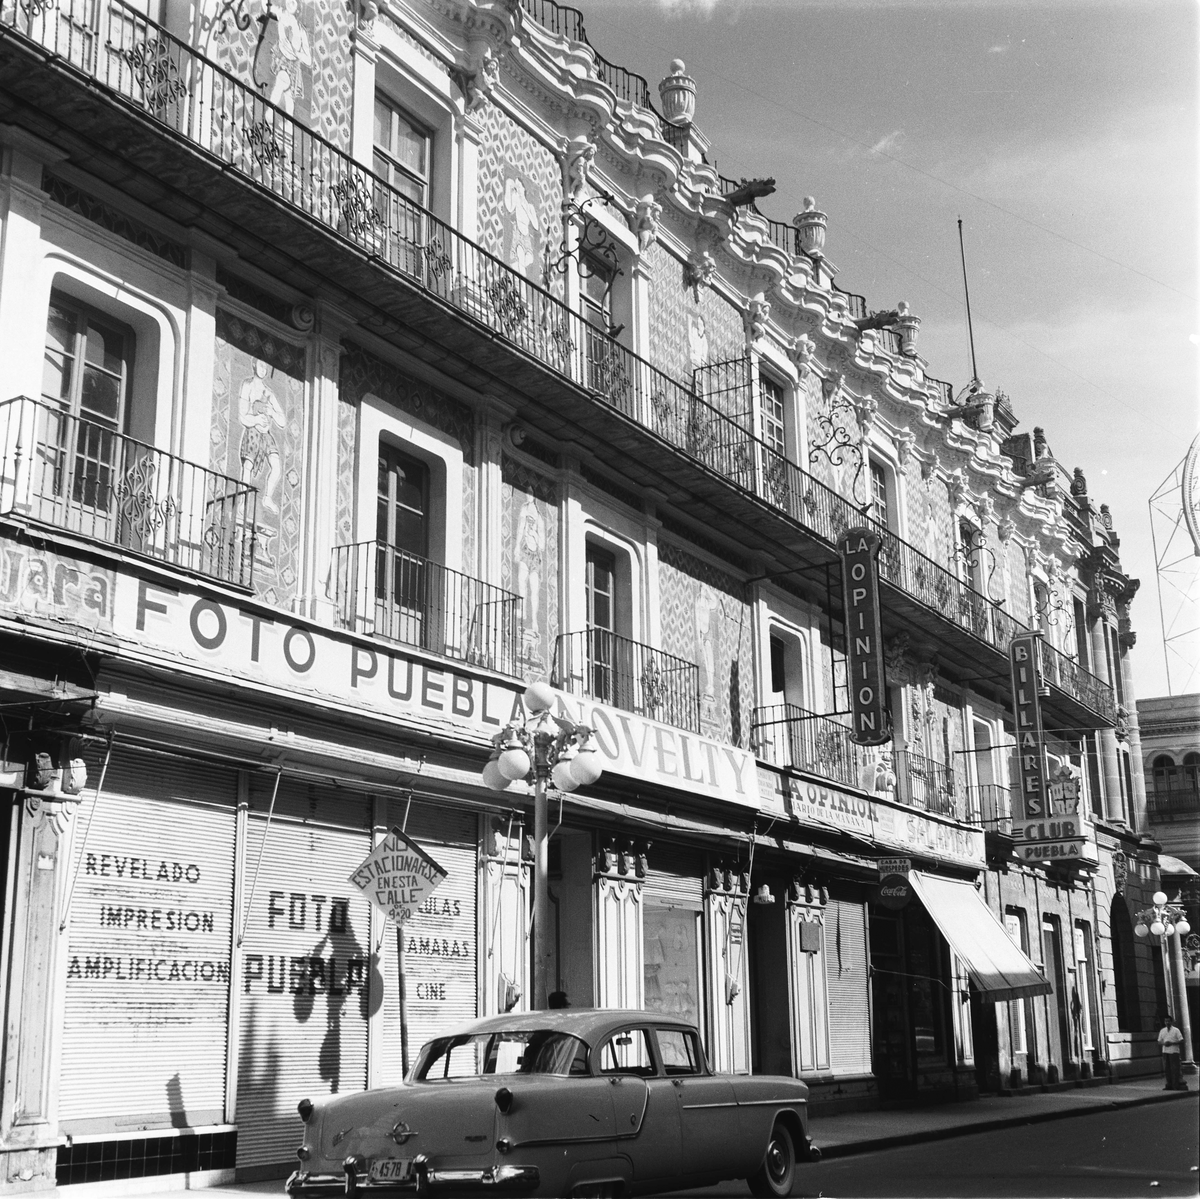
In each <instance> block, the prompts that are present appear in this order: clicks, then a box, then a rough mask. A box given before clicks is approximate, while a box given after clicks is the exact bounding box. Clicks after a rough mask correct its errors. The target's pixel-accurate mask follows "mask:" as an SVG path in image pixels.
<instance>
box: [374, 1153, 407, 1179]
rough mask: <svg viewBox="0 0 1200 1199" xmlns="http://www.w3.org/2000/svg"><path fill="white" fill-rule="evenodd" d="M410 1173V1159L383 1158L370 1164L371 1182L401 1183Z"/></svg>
mask: <svg viewBox="0 0 1200 1199" xmlns="http://www.w3.org/2000/svg"><path fill="white" fill-rule="evenodd" d="M411 1171H412V1158H410V1157H384V1158H380V1159H379V1160H377V1161H373V1162H372V1163H371V1181H372V1182H403V1181H404V1179H406V1178H407V1177H408V1176H409V1174H410V1173H411Z"/></svg>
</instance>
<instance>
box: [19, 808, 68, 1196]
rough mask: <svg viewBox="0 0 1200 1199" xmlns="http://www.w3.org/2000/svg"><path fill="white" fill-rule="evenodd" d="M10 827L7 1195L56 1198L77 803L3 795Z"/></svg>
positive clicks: (61, 1140)
mask: <svg viewBox="0 0 1200 1199" xmlns="http://www.w3.org/2000/svg"><path fill="white" fill-rule="evenodd" d="M0 794H3V795H5V796H7V797H8V798H7V805H8V811H7V812H6V817H7V819H8V820H9V821H10V825H9V829H10V841H9V851H8V862H7V863H6V865H7V871H8V883H7V888H6V894H5V906H4V911H5V921H4V925H3V988H4V1054H3V1059H2V1066H3V1078H2V1082H0V1191H5V1192H22V1191H42V1190H51V1189H52V1188H53V1187H54V1169H55V1162H56V1151H57V1149H58V1147H59V1145H61V1144H62V1143H63V1138H62V1137H61V1136H59V1134H58V1066H59V1058H60V1052H61V1050H60V1045H59V1042H58V1039H57V1033H58V1031H59V1030H60V1029H61V1027H62V1018H63V1002H64V984H65V967H66V954H67V935H66V933H65V931H60V928H59V926H60V925H61V924H64V923H65V916H66V901H67V894H68V888H69V884H70V873H71V844H72V836H71V834H72V823H73V821H72V818H73V816H74V813H75V810H76V808H77V807H78V797H67V796H62V797H58V796H56V797H53V798H47V797H45V796H43V795H41V794H31V793H23V792H20V791H5V792H2V793H0Z"/></svg>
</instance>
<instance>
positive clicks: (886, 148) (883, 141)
mask: <svg viewBox="0 0 1200 1199" xmlns="http://www.w3.org/2000/svg"><path fill="white" fill-rule="evenodd" d="M903 141H904V130H903V129H894V130H893V131H892V132H891V133H889V134H887V135H886V136H884V137H881V138H880V139H879V140H878V141H877V142H876V143H875V144H874V145H873V146H872V147H871V153H872V154H893V153H895V152H897V151H898V150H899V149H900V144H901V143H902V142H903Z"/></svg>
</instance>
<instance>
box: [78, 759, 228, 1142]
mask: <svg viewBox="0 0 1200 1199" xmlns="http://www.w3.org/2000/svg"><path fill="white" fill-rule="evenodd" d="M88 773H89V782H88V787H87V789H86V790H85V791H84V794H83V799H82V801H81V803H80V807H79V811H78V813H77V814H76V816H75V820H76V830H77V831H76V841H75V844H76V861H79V855H80V853H82V855H83V857H82V864H81V866H80V869H79V873H78V881H77V883H76V886H75V893H74V897H73V901H72V905H71V913H70V926H69V932H68V936H69V941H68V949H67V963H68V964H67V980H66V1004H65V1010H64V1019H63V1035H62V1068H61V1073H60V1076H59V1120H60V1126H61V1128H62V1130H63V1131H64V1132H69V1133H74V1134H76V1135H82V1134H84V1133H96V1132H113V1133H123V1132H134V1131H137V1130H140V1129H145V1128H171V1127H172V1126H178V1125H180V1124H185V1125H190V1126H194V1127H195V1126H203V1125H206V1124H217V1123H221V1122H222V1120H223V1119H224V1107H225V1045H226V1036H227V1032H228V1030H227V1017H228V1007H229V977H230V947H231V941H232V937H231V930H232V926H233V871H234V830H235V824H236V821H235V806H234V805H235V801H236V798H237V777H236V774H235V773H234V772H232V771H227V770H221V769H219V768H217V767H215V766H213V765H210V764H208V763H204V764H203V765H201V764H194V763H189V762H184V761H176V760H173V759H166V758H158V757H155V758H151V757H147V756H145V755H138V754H134V753H132V752H130V751H126V750H120V749H116V750H114V752H113V755H112V760H111V762H110V765H109V770H108V775H107V777H106V779H105V784H104V793H103V795H102V796H101V797H100V801H99V803H98V804H97V803H96V791H95V787H96V785H97V783H98V782H99V777H100V770H99V761H98V760H96V759H92V760H91V761H89V763H88ZM93 812H94V815H93ZM89 821H90V822H91V827H90V830H89V831H88V836H87V843H86V845H84V844H83V830H84V829H87V828H88V824H89ZM73 865H74V863H73Z"/></svg>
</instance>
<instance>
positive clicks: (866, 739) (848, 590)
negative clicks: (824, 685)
mask: <svg viewBox="0 0 1200 1199" xmlns="http://www.w3.org/2000/svg"><path fill="white" fill-rule="evenodd" d="M880 544H881V540H880V537H879V534H878V533H876V532H875V531H874V530H873V529H867V528H854V529H847V530H846V532H845V533H843V534H842V536H841V538H840V539H839V541H838V552H839V553H840V554H841V558H842V596H843V603H844V607H845V614H846V666H847V677H848V680H849V685H850V718H851V719H850V730H851V731H850V737H851V739H852V740H854V741H856V742H858V744H859V745H882V744H883V743H884V742H885V741H890V740H891V739H892V722H891V715H890V713H889V712H888V706H887V679H886V677H885V675H884V666H883V636H882V633H881V630H880V624H879V547H880Z"/></svg>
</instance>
